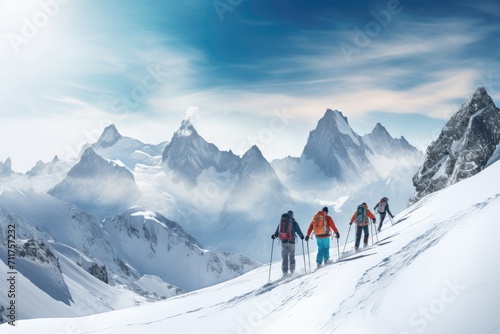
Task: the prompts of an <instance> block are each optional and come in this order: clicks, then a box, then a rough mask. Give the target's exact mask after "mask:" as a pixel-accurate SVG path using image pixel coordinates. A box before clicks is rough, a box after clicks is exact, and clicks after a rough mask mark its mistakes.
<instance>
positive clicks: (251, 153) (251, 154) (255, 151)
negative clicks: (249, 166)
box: [242, 145, 264, 159]
mask: <svg viewBox="0 0 500 334" xmlns="http://www.w3.org/2000/svg"><path fill="white" fill-rule="evenodd" d="M255 157H256V158H262V159H264V156H263V155H262V152H261V151H260V149H259V147H258V146H257V145H253V146H252V147H250V148H249V149H248V150H247V151H246V152H245V154H243V157H242V159H249V158H255Z"/></svg>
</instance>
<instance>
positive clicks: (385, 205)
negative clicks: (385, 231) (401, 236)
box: [373, 197, 394, 232]
mask: <svg viewBox="0 0 500 334" xmlns="http://www.w3.org/2000/svg"><path fill="white" fill-rule="evenodd" d="M373 210H377V212H378V214H379V215H380V224H379V226H378V229H377V231H379V232H380V230H381V229H382V224H383V223H384V219H385V215H386V213H389V216H391V218H394V215H393V214H392V212H391V210H389V199H388V198H387V197H382V199H381V200H380V202H378V203H377V205H375V207H374V208H373Z"/></svg>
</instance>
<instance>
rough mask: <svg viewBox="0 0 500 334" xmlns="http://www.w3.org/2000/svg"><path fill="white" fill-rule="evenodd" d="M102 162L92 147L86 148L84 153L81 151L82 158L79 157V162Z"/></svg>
mask: <svg viewBox="0 0 500 334" xmlns="http://www.w3.org/2000/svg"><path fill="white" fill-rule="evenodd" d="M96 159H97V160H104V159H103V158H102V157H101V156H100V155H99V154H97V153H95V151H94V150H93V149H92V147H87V148H86V149H85V151H83V153H82V156H81V157H80V161H89V160H96Z"/></svg>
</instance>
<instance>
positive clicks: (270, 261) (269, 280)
mask: <svg viewBox="0 0 500 334" xmlns="http://www.w3.org/2000/svg"><path fill="white" fill-rule="evenodd" d="M273 248H274V239H273V243H272V244H271V260H269V279H268V281H267V283H269V282H271V263H273Z"/></svg>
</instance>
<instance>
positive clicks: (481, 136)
mask: <svg viewBox="0 0 500 334" xmlns="http://www.w3.org/2000/svg"><path fill="white" fill-rule="evenodd" d="M499 143H500V109H498V108H497V107H496V106H495V104H494V103H493V101H492V99H491V97H490V96H489V95H488V93H487V92H486V89H484V88H483V87H480V88H478V89H477V90H476V91H475V92H474V94H473V95H472V96H471V97H470V98H469V99H468V100H467V101H466V102H465V103H464V104H463V105H462V107H461V108H460V109H459V110H458V111H457V112H456V113H455V114H454V115H453V116H452V117H451V118H450V120H449V121H448V122H447V123H446V125H445V126H444V128H443V129H442V130H441V133H440V135H439V137H438V139H436V140H435V141H433V142H432V144H431V145H430V146H429V147H428V148H427V152H426V155H425V161H424V164H423V165H422V166H421V167H420V169H419V170H418V172H417V173H416V174H415V176H414V177H413V184H414V185H415V188H416V192H415V194H414V195H413V197H412V198H411V200H410V203H415V202H416V201H418V200H419V199H420V198H422V197H423V196H425V195H427V194H430V193H432V192H434V191H437V190H439V189H443V188H446V187H447V186H449V185H451V184H454V183H457V182H459V181H461V180H464V179H466V178H469V177H471V176H472V175H475V174H477V173H479V172H480V171H481V170H483V168H484V167H485V166H486V165H487V164H488V161H489V160H490V159H491V158H492V157H493V155H494V152H495V150H496V148H497V146H498V144H499Z"/></svg>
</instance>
